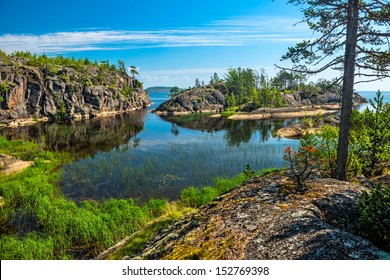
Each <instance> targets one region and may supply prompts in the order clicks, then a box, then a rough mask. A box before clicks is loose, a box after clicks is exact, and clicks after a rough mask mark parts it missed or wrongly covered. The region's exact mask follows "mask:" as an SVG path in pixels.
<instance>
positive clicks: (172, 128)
mask: <svg viewBox="0 0 390 280" xmlns="http://www.w3.org/2000/svg"><path fill="white" fill-rule="evenodd" d="M171 132H172V133H173V134H174V135H179V132H180V131H179V127H178V126H177V124H176V123H172V127H171Z"/></svg>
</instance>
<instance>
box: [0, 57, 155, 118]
mask: <svg viewBox="0 0 390 280" xmlns="http://www.w3.org/2000/svg"><path fill="white" fill-rule="evenodd" d="M29 61H30V60H29V58H20V57H12V58H10V61H7V62H5V61H4V60H2V59H1V58H0V101H1V103H0V105H1V106H0V121H2V122H3V123H8V124H15V122H11V123H10V120H20V119H35V120H36V119H40V118H52V119H58V118H68V119H88V118H93V117H96V116H102V115H110V114H117V113H120V112H125V111H129V110H134V109H141V108H145V107H147V106H149V105H150V103H151V102H150V99H149V96H148V95H147V93H146V92H145V91H144V90H143V89H142V84H141V83H140V82H138V81H137V80H136V79H134V78H132V77H130V76H129V75H127V74H126V73H125V72H124V71H119V70H117V69H115V68H114V69H112V68H108V67H105V68H104V67H102V65H100V66H99V65H94V64H88V65H80V66H79V67H69V66H66V65H56V64H55V60H54V59H53V60H52V61H50V62H49V63H46V64H45V65H44V66H40V67H39V66H31V63H29Z"/></svg>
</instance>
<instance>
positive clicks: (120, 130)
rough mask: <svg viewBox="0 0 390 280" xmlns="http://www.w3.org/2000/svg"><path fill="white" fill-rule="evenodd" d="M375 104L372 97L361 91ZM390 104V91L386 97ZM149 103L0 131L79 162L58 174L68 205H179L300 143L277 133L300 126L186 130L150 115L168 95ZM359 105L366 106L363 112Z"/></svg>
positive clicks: (274, 163) (272, 162) (275, 163)
mask: <svg viewBox="0 0 390 280" xmlns="http://www.w3.org/2000/svg"><path fill="white" fill-rule="evenodd" d="M361 95H362V96H364V97H366V98H373V97H374V96H375V94H374V92H361ZM384 95H385V101H387V102H389V99H390V92H384ZM150 96H151V99H152V101H153V102H154V104H153V105H152V106H151V107H150V108H148V109H146V110H142V111H136V112H132V113H130V114H126V115H122V116H116V117H112V118H104V119H97V120H89V121H85V122H74V123H71V124H58V123H53V124H49V123H46V124H38V125H34V126H31V127H24V128H19V129H13V130H6V131H3V134H5V135H7V136H8V137H9V138H25V139H31V138H33V139H38V140H39V141H45V142H46V144H47V145H49V146H50V147H51V148H52V149H54V150H67V151H69V152H71V153H74V154H75V155H76V156H77V158H78V160H76V161H75V162H72V163H71V164H67V165H65V166H64V167H63V169H62V178H63V179H62V181H61V187H62V191H63V193H64V194H65V195H66V196H67V197H69V198H72V199H75V200H79V199H105V198H108V197H134V198H139V199H141V200H146V199H149V198H151V197H156V198H157V197H165V198H168V199H176V198H177V197H178V196H179V194H180V190H181V189H183V188H184V187H187V186H205V185H209V184H212V183H213V181H214V179H215V178H217V177H230V176H234V175H236V174H238V173H240V172H242V171H243V170H244V169H245V167H246V165H247V164H249V165H250V166H251V168H252V169H253V170H260V169H263V168H269V167H282V166H285V162H284V160H283V159H282V157H283V150H284V148H286V147H287V146H293V147H294V148H297V147H298V146H299V141H296V140H289V139H279V138H277V137H276V131H277V130H278V129H279V128H280V127H284V126H286V125H288V124H291V123H294V122H296V121H297V120H296V119H292V120H267V121H229V120H220V119H218V120H214V121H213V122H208V123H203V124H200V125H197V126H196V125H195V126H194V125H191V128H186V127H184V126H182V125H178V124H174V123H170V122H168V121H165V120H163V119H162V118H160V117H158V116H156V115H154V114H152V113H150V110H152V109H153V108H155V107H157V106H158V105H159V104H160V103H162V102H163V101H164V100H167V97H166V94H163V93H150ZM363 107H364V106H363Z"/></svg>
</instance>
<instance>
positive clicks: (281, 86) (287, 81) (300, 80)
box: [271, 70, 307, 92]
mask: <svg viewBox="0 0 390 280" xmlns="http://www.w3.org/2000/svg"><path fill="white" fill-rule="evenodd" d="M306 79H307V78H306V76H305V75H303V74H300V73H294V72H288V71H286V70H280V71H279V72H278V73H277V74H276V76H275V77H273V78H272V79H271V85H272V86H273V87H275V88H276V89H278V91H279V92H282V91H285V90H292V89H294V90H298V88H299V87H301V86H303V84H304V82H305V81H306Z"/></svg>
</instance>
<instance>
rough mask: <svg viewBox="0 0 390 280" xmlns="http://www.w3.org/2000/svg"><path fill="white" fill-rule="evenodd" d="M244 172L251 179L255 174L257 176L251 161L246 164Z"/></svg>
mask: <svg viewBox="0 0 390 280" xmlns="http://www.w3.org/2000/svg"><path fill="white" fill-rule="evenodd" d="M244 174H245V177H246V179H247V180H249V179H251V178H252V177H253V176H255V172H254V171H253V170H252V168H251V167H250V165H249V163H248V164H247V165H246V168H245V170H244Z"/></svg>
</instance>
